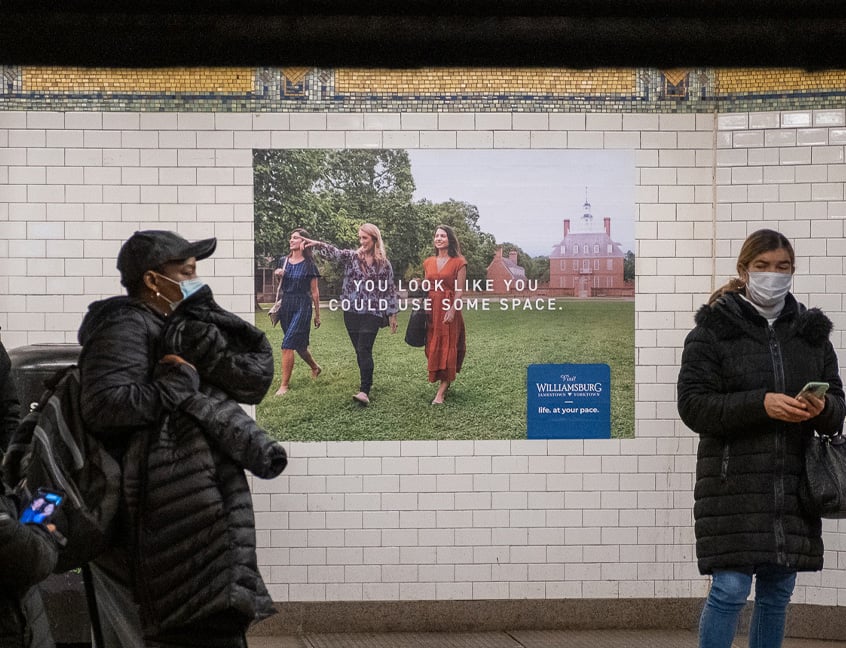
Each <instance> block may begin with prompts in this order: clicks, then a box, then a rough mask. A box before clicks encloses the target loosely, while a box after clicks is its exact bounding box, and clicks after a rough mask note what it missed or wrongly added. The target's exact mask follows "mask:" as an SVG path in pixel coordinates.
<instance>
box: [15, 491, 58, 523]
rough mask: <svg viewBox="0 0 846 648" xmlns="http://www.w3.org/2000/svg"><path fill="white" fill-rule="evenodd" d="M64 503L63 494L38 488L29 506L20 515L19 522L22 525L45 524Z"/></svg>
mask: <svg viewBox="0 0 846 648" xmlns="http://www.w3.org/2000/svg"><path fill="white" fill-rule="evenodd" d="M64 501H65V494H64V493H63V492H61V491H55V490H47V489H46V488H39V489H38V490H37V491H35V496H34V497H33V498H32V501H31V502H30V503H29V506H28V507H26V508H25V509H24V510H23V513H21V518H20V521H21V523H22V524H45V523H46V522H49V520H50V516H51V515H53V513H55V512H56V510H57V509H58V508H59V507H60V506H61V505H62V502H64Z"/></svg>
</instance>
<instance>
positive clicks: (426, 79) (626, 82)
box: [335, 68, 636, 95]
mask: <svg viewBox="0 0 846 648" xmlns="http://www.w3.org/2000/svg"><path fill="white" fill-rule="evenodd" d="M635 75H636V70H635V69H634V68H625V69H615V68H598V69H588V70H575V69H568V68H419V69H396V70H395V69H361V68H338V69H337V70H336V71H335V89H336V90H337V91H338V92H339V93H340V94H350V93H355V92H360V93H373V94H382V93H385V94H400V95H414V94H497V93H526V94H532V95H538V94H585V95H592V94H633V93H634V92H636V79H635Z"/></svg>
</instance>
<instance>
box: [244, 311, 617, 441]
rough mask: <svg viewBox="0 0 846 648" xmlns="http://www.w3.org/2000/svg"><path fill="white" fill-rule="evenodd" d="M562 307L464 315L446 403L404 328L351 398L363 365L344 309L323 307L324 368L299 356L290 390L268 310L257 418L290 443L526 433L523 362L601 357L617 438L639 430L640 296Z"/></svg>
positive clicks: (382, 340) (383, 343) (387, 342)
mask: <svg viewBox="0 0 846 648" xmlns="http://www.w3.org/2000/svg"><path fill="white" fill-rule="evenodd" d="M556 303H557V305H558V307H559V310H556V311H522V310H506V311H501V310H499V308H498V306H493V307H492V309H491V310H490V311H488V312H485V311H481V310H476V311H466V312H465V313H464V319H465V324H466V327H467V358H466V359H465V362H464V367H463V369H462V371H461V373H460V374H459V375H458V378H457V379H456V381H455V382H454V383H453V384H452V386H451V387H450V391H449V394H448V396H447V402H446V403H445V404H444V405H440V406H433V405H431V401H432V398H433V396H434V394H435V391H436V384H434V383H429V382H428V381H427V372H426V358H425V356H424V354H423V349H419V348H413V347H410V346H408V345H407V344H405V342H404V340H403V337H404V332H405V326H406V323H407V322H408V312H401V313H400V314H399V329H398V331H397V333H396V335H391V333H390V329H382V330H381V331H380V332H379V337H378V338H377V340H376V345H375V347H374V353H373V355H374V360H375V363H376V370H375V376H374V385H373V389H372V391H371V393H370V398H371V403H370V406H369V407H362V406H360V405H359V404H358V403H356V402H354V401H353V400H352V395H353V394H354V393H355V392H357V391H358V367H357V366H356V362H355V354H354V352H353V349H352V345H351V344H350V341H349V338H348V337H347V333H346V330H345V329H344V323H343V315H342V313H341V312H340V311H335V312H331V311H330V310H329V309H328V308H327V307H326V305H325V304H324V305H323V307H322V308H321V319H322V320H323V322H322V325H321V327H320V328H319V329H317V330H314V329H312V334H311V351H312V354H313V355H314V357H315V358H316V360H317V362H318V363H319V364H320V365H321V366H322V368H323V373H322V374H321V375H320V376H319V377H318V378H317V379H316V380H313V379H312V378H311V374H310V372H309V369H308V367H307V366H306V364H305V363H304V362H303V361H302V360H300V358H299V357H297V359H296V362H295V365H294V374H293V377H292V379H291V390H290V391H289V392H288V393H287V394H285V395H284V396H275V395H274V393H273V392H275V391H276V388H277V387H278V386H279V366H278V365H279V345H280V344H281V342H282V331H281V330H280V329H279V328H278V327H276V328H271V327H270V322H269V318H268V316H267V314H266V312H264V311H258V312H256V322H257V324H258V326H259V327H261V328H263V329H264V330H265V331H266V332H267V334H268V337H269V338H270V341H271V344H272V345H273V347H274V354H275V356H276V364H277V368H276V378H275V380H274V384H273V387H272V388H271V390H270V391H269V392H268V395H267V396H266V397H265V399H264V400H263V401H262V402H261V403H260V404H259V405H258V408H257V416H256V417H257V419H258V422H259V424H260V425H261V426H262V427H264V428H265V429H266V430H268V431H269V432H270V433H271V434H272V435H273V436H274V437H275V438H277V439H280V440H291V441H355V440H378V439H383V440H409V439H524V438H526V367H527V366H528V365H529V364H536V363H605V364H608V365H609V366H610V367H611V384H612V394H611V436H612V437H614V438H624V437H626V438H631V437H633V436H634V302H632V301H616V300H607V301H606V300H564V299H558V300H557V302H556Z"/></svg>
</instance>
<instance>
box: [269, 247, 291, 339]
mask: <svg viewBox="0 0 846 648" xmlns="http://www.w3.org/2000/svg"><path fill="white" fill-rule="evenodd" d="M287 267H288V257H285V263H283V264H282V274H281V275H279V285H278V286H277V287H276V301H275V302H274V304H273V306H271V307H270V310H269V311H267V314H268V316H269V317H270V325H271V326H276V325H277V324H278V323H279V312H280V311H281V310H282V298H283V297H284V296H285V293H283V292H282V282H283V281H284V280H285V268H287Z"/></svg>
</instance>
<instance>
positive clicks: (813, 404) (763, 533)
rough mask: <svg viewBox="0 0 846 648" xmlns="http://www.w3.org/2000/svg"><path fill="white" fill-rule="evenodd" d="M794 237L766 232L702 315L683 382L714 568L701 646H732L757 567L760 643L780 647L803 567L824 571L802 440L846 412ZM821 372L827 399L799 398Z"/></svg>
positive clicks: (702, 537) (755, 637)
mask: <svg viewBox="0 0 846 648" xmlns="http://www.w3.org/2000/svg"><path fill="white" fill-rule="evenodd" d="M794 267H795V266H794V253H793V248H792V246H791V245H790V242H789V241H788V240H787V239H786V238H785V237H784V236H783V235H781V234H779V233H778V232H774V231H772V230H759V231H757V232H755V233H753V234H751V235H750V236H749V237H748V238H747V239H746V241H745V243H744V244H743V247H742V249H741V251H740V255H739V257H738V261H737V271H738V274H739V279H735V280H732V281H731V282H729V284H727V285H726V286H724V287H723V288H721V289H720V290H718V291H717V292H715V293H714V295H712V296H711V299H710V301H709V303H708V305H706V306H703V307H702V308H701V309H700V310H699V312H698V313H697V314H696V327H695V328H694V329H693V330H692V331H691V332H690V334H689V335H688V336H687V339H686V340H685V345H684V352H683V355H682V364H681V370H680V372H679V378H678V408H679V413H680V415H681V418H682V420H683V421H684V422H685V424H686V425H687V426H688V427H690V428H691V429H692V430H693V431H694V432H696V433H697V434H698V435H699V449H698V454H697V463H696V486H695V489H694V499H695V504H694V517H695V520H696V524H695V531H696V555H697V559H698V563H699V570H700V572H701V573H703V574H710V575H711V576H712V584H711V591H710V593H709V595H708V599H707V600H706V603H705V607H704V609H703V612H702V617H701V619H700V646H701V647H703V648H706V647H707V648H716V647H724V648H729V647H730V646H731V644H732V639H733V637H734V633H735V629H736V625H737V619H738V616H739V614H740V611H741V610H742V608H743V606H744V604H745V602H746V599H747V597H748V595H749V592H750V589H751V584H752V578H753V575H755V583H756V591H755V609H754V613H753V617H752V624H751V627H750V644H749V645H750V647H752V648H758V647H760V648H763V647H767V648H778V646H780V645H781V642H782V639H783V636H784V620H785V611H786V608H787V604H788V602H789V600H790V596H791V595H792V593H793V587H794V585H795V578H796V572H797V571H814V570H819V569H822V565H823V544H822V538H821V521H820V518H819V517H817V516H815V515H811V514H809V513H807V512H806V511H805V510H804V509H803V508H802V506H801V504H800V500H799V487H800V480H801V478H802V473H803V466H804V459H803V457H804V447H805V444H806V443H807V441H808V440H809V438H810V437H811V435H813V434H814V430H817V431H818V432H820V433H822V434H833V433H835V432H837V431H838V430H840V429H841V428H842V425H843V419H844V415H846V404H844V394H843V387H842V383H841V380H840V376H839V373H838V361H837V356H836V355H835V352H834V349H833V347H832V344H831V342H830V341H829V334H830V332H831V329H832V324H831V321H830V320H829V319H828V318H827V317H826V316H825V315H824V314H823V313H822V312H821V311H819V310H818V309H810V310H809V309H806V308H805V307H804V306H803V305H802V304H800V303H798V302H797V301H796V299H795V298H794V297H793V295H791V294H790V292H789V288H790V284H791V280H792V275H793V272H794ZM811 380H815V381H826V382H828V383H829V385H830V388H829V390H828V393H827V394H826V395H825V396H824V397H823V398H822V399H817V398H814V397H807V398H805V397H803V398H801V399H797V398H795V396H796V395H797V394H798V393H799V391H800V390H801V388H802V386H803V385H804V384H805V383H806V382H808V381H811Z"/></svg>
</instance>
